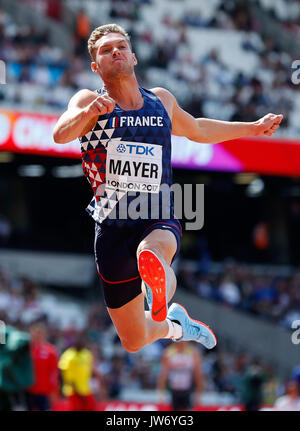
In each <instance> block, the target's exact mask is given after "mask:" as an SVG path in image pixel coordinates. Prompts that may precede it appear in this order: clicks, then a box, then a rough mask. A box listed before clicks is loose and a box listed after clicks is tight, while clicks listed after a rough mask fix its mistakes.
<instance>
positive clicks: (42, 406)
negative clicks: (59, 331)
mask: <svg viewBox="0 0 300 431" xmlns="http://www.w3.org/2000/svg"><path fill="white" fill-rule="evenodd" d="M46 334H47V332H46V326H45V324H44V323H42V322H37V323H33V324H32V325H31V327H30V335H31V345H30V348H31V358H32V362H33V371H34V383H33V385H32V386H30V387H29V388H28V389H27V392H26V394H25V397H26V403H27V407H28V410H39V411H45V410H50V409H51V399H52V398H53V397H54V396H55V395H57V393H58V390H59V371H58V366H57V365H58V353H57V350H56V347H55V346H53V345H52V344H50V343H48V342H47V341H46V337H47V335H46Z"/></svg>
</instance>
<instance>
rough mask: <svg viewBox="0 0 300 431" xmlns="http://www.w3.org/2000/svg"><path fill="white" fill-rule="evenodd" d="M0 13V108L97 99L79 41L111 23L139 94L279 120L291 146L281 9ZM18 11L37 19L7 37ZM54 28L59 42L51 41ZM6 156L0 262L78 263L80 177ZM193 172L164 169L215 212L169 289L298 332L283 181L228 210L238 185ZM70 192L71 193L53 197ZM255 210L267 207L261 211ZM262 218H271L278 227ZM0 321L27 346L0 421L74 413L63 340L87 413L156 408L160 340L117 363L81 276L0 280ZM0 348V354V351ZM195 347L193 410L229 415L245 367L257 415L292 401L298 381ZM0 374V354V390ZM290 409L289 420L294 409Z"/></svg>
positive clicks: (252, 4)
mask: <svg viewBox="0 0 300 431" xmlns="http://www.w3.org/2000/svg"><path fill="white" fill-rule="evenodd" d="M12 3H13V7H14V8H15V11H17V12H18V14H17V15H16V14H15V13H13V12H12V11H10V10H11V9H10V7H8V6H7V2H5V1H0V59H1V60H4V61H5V63H6V74H7V75H6V80H7V85H1V86H0V108H4V109H20V110H26V111H33V112H45V113H47V112H49V113H55V114H60V113H61V112H62V111H63V110H64V109H65V108H66V106H67V103H68V101H69V99H70V98H71V97H72V95H73V94H74V93H75V92H76V91H77V90H79V89H81V88H90V89H96V88H99V86H100V84H101V83H100V84H99V77H98V76H96V75H94V74H93V73H92V72H91V71H90V59H89V56H88V51H87V39H88V37H89V35H90V33H91V31H92V30H93V28H94V27H95V26H98V25H102V24H105V23H108V22H118V23H119V24H121V25H123V26H124V27H125V28H126V29H127V30H128V32H129V33H130V35H131V40H132V44H133V47H134V51H135V52H136V54H137V58H138V68H137V76H138V79H139V81H140V83H141V85H142V86H143V87H146V88H151V87H154V86H162V87H166V88H168V89H169V90H170V91H172V92H173V93H174V94H175V96H176V97H177V98H178V101H179V102H180V104H181V106H182V107H183V108H184V109H186V110H187V111H188V112H190V113H191V114H193V115H195V116H198V117H199V116H205V117H211V118H216V119H222V120H229V121H254V120H257V119H258V118H259V117H260V116H263V115H265V114H266V113H267V112H269V111H272V112H276V113H282V114H283V115H284V121H283V123H282V126H281V129H280V131H279V133H278V136H279V137H283V138H288V137H291V138H295V139H296V138H297V136H298V135H299V131H300V125H299V121H298V118H299V110H300V93H299V88H300V87H299V86H295V85H293V83H292V81H291V65H292V62H293V60H294V59H295V50H296V49H297V46H296V45H295V40H296V39H297V36H298V35H299V34H300V4H299V2H298V1H296V0H277V1H275V0H272V1H271V0H253V1H251V0H249V1H238V0H227V1H223V0H211V1H210V2H206V1H186V2H185V7H183V5H182V2H181V1H180V0H172V1H171V0H164V1H159V2H158V1H157V0H110V1H108V0H103V1H97V0H86V1H84V2H82V1H79V0H65V1H59V0H22V1H21V0H19V1H16V0H15V1H14V2H12ZM208 3H209V4H208ZM11 7H12V6H11ZM25 9H26V10H27V12H29V13H31V14H32V16H33V17H36V16H39V17H41V23H38V22H37V21H36V20H34V19H31V20H30V19H29V18H28V19H24V22H23V23H22V24H20V21H19V19H17V18H16V17H17V16H19V15H20V14H25V15H26V11H25ZM25 15H24V16H25ZM43 20H46V21H43ZM43 23H47V26H45V25H43ZM264 23H265V25H264ZM61 29H64V31H65V33H62V35H61V36H60V37H58V36H56V37H55V34H56V35H58V34H60V33H59V32H60V31H61ZM62 36H63V37H62ZM22 157H23V156H20V155H19V156H17V157H16V159H15V164H14V165H13V169H14V170H9V169H10V168H5V167H4V169H3V171H2V176H1V180H0V197H1V201H0V250H1V251H3V252H4V253H5V251H6V250H17V249H21V250H37V251H38V250H42V251H51V252H66V253H67V252H73V253H74V252H76V253H79V254H80V253H90V254H91V253H92V243H93V226H92V224H91V222H90V221H89V220H87V217H88V216H87V215H85V214H84V207H85V206H86V204H87V202H88V191H87V190H88V189H87V186H86V184H85V183H83V181H84V180H83V179H82V178H81V177H80V178H79V179H78V178H74V179H66V180H64V181H65V182H64V185H63V186H62V187H61V184H62V182H59V181H62V180H53V178H52V179H51V178H50V176H51V175H49V172H50V168H51V167H52V166H53V162H51V161H49V160H48V159H47V160H46V158H45V160H44V161H42V158H38V159H37V158H34V157H33V156H32V157H31V158H30V156H27V157H28V159H27V160H26V159H25V158H24V157H25V156H24V157H23V158H22ZM37 161H38V163H40V164H43V165H44V166H45V169H46V171H47V175H46V176H45V178H43V179H41V180H40V185H37V183H36V180H35V179H32V178H30V179H29V178H24V176H22V175H21V174H20V170H18V169H19V165H20V163H24V162H25V163H26V162H27V163H29V162H30V163H32V162H35V163H36V162H37ZM200 174H201V175H202V176H201V175H200ZM200 174H199V173H195V172H193V173H191V172H186V171H181V172H180V171H179V170H176V171H175V172H174V176H175V179H177V180H178V182H180V181H185V180H186V178H188V179H189V180H190V181H191V182H197V181H198V182H199V181H200V182H204V183H205V184H207V188H208V191H209V193H210V196H212V197H211V198H209V199H211V200H213V199H214V200H215V201H216V200H218V202H215V204H214V206H213V207H212V209H210V210H207V212H206V217H207V221H205V229H203V230H202V231H201V233H200V234H194V233H193V234H191V233H186V234H184V238H183V243H182V250H181V253H180V257H179V263H178V264H177V265H178V266H177V274H178V286H179V288H181V289H182V290H183V291H185V292H188V293H190V294H192V295H194V296H195V298H196V297H198V298H202V299H205V300H208V301H210V302H211V303H214V304H215V305H217V306H219V307H222V308H225V309H228V310H235V311H239V312H241V313H244V314H245V315H248V316H250V317H252V318H255V319H260V320H261V321H263V322H268V323H270V324H271V325H272V326H273V327H278V326H280V327H282V328H284V329H286V330H289V329H290V328H291V325H292V323H293V322H294V321H295V320H300V311H299V310H300V267H299V263H300V253H299V248H298V244H299V237H300V230H299V222H300V199H299V196H300V192H299V187H300V186H299V178H293V179H290V178H286V179H280V178H276V177H273V178H272V177H269V178H264V184H265V194H264V193H262V194H259V192H258V193H257V194H256V195H255V193H254V194H252V196H257V197H258V200H256V202H255V203H254V202H251V205H253V206H251V205H250V204H244V200H245V202H246V199H248V198H249V196H251V190H249V188H248V189H247V184H246V185H245V186H243V191H242V194H243V197H242V196H241V192H240V191H237V188H236V187H240V186H236V185H234V182H233V180H232V177H228V176H226V175H225V174H224V175H223V174H222V173H215V174H210V176H207V173H206V174H205V173H204V174H203V173H200ZM299 174H300V168H299ZM299 176H300V175H299ZM71 184H72V185H73V186H74V191H70V192H69V189H70V185H71ZM39 187H40V188H39ZM59 189H61V192H60V191H59ZM12 190H13V192H12ZM41 190H42V191H41ZM16 191H17V192H16ZM247 191H248V195H247ZM60 193H64V195H61V194H60ZM67 193H68V194H69V193H70V197H69V198H68V197H67V196H66V194H67ZM229 195H231V196H232V201H234V202H235V203H234V204H233V203H232V202H231V201H230V199H228V196H229ZM44 197H46V198H47V199H45V202H44V201H43V198H44ZM68 199H69V200H68ZM267 199H269V200H267ZM66 200H67V203H66V204H67V205H68V206H70V205H72V217H71V219H69V217H63V219H64V220H62V217H61V212H60V211H55V208H59V207H62V206H63V205H64V204H65V202H66ZM41 202H43V204H42V205H43V210H42V212H40V211H41V208H40V207H41ZM247 202H248V201H247ZM263 202H267V205H266V206H267V208H266V207H264V209H262V208H263ZM281 202H284V203H283V205H282V206H281ZM209 203H210V201H209ZM218 203H219V205H223V206H224V207H227V210H228V211H227V212H228V216H227V218H225V219H223V223H222V222H221V223H219V220H220V219H219V218H218V217H217V215H216V209H217V204H218ZM239 203H240V206H239ZM211 205H213V204H211ZM274 208H280V211H279V212H277V217H279V218H280V217H281V219H280V223H279V222H278V219H276V218H275V211H273V210H274ZM251 211H252V214H250V213H251ZM241 214H242V215H243V217H241ZM224 217H225V216H224ZM238 225H241V227H239V226H238ZM221 231H222V234H221ZM223 231H224V232H223ZM278 231H280V235H279V237H276V234H277V233H278ZM74 233H75V234H74ZM274 237H276V238H275V239H274ZM0 266H1V259H0ZM0 320H2V321H3V322H5V323H6V325H7V326H9V327H10V328H11V329H12V331H14V330H15V331H16V333H19V334H24V337H25V334H28V340H27V341H28V346H29V351H28V352H27V353H28V355H29V356H28V358H29V359H28V380H27V381H24V382H23V383H22V384H21V386H20V387H21V389H16V388H15V389H12V388H11V387H10V386H9V385H8V386H5V379H4V378H3V379H1V378H0V410H1V409H4V410H5V409H9V408H12V409H15V410H17V409H48V408H55V405H59V406H61V404H57V403H59V401H61V400H71V401H70V402H71V404H70V405H69V407H66V405H65V408H66V409H67V408H70V409H71V408H74V409H76V408H78V409H79V408H80V407H78V405H77V404H76V403H78V402H80V400H79V401H78V400H76V399H75V400H74V399H73V401H72V384H71V389H70V384H69V382H68V377H66V375H67V371H66V368H64V367H66V365H65V364H67V363H68V355H65V356H63V354H64V353H65V352H68V354H69V356H70V355H71V354H72V352H73V351H70V350H68V349H70V348H71V349H72V346H73V347H74V346H75V347H76V345H78V343H79V344H80V349H81V350H83V349H85V350H84V352H85V354H86V357H85V358H86V361H87V363H88V364H89V365H88V366H87V367H88V369H89V372H87V374H86V377H84V378H83V380H84V379H85V380H86V382H87V381H88V382H89V384H88V385H87V387H85V388H83V392H82V393H83V396H89V395H91V394H93V395H94V400H92V399H91V400H90V401H89V402H90V403H91V404H88V406H89V407H91V408H94V407H95V406H94V404H93V402H94V401H95V400H96V402H103V401H105V402H107V401H109V400H121V399H123V400H124V399H125V400H126V399H130V400H132V399H134V394H136V395H135V399H136V401H138V400H140V399H141V397H142V395H141V394H147V396H148V398H147V397H145V399H146V400H148V399H151V400H152V401H153V402H156V401H157V390H158V389H157V388H158V382H159V375H160V368H161V359H162V355H163V352H164V351H165V349H166V347H167V346H168V344H169V342H168V341H166V340H160V341H158V342H156V343H154V344H153V345H151V346H147V347H146V348H144V349H142V351H141V352H139V353H138V354H135V355H132V354H128V353H127V352H125V351H124V349H123V348H122V347H121V344H120V342H119V339H118V337H117V336H116V334H115V330H114V328H113V326H112V324H111V321H110V319H109V316H108V314H107V312H106V309H105V307H104V303H103V299H102V295H101V293H100V280H98V279H97V278H96V276H95V279H93V282H92V283H91V284H90V286H89V288H83V289H77V288H75V289H73V288H72V286H70V287H69V288H65V287H64V286H61V288H60V287H57V286H56V288H54V287H53V286H51V285H48V284H47V283H46V282H44V283H43V282H36V281H34V279H33V278H30V277H28V275H26V276H20V274H17V271H16V272H15V273H14V271H13V270H12V268H10V270H9V271H8V270H7V269H6V268H4V267H3V268H2V269H1V270H0ZM224 324H226V322H225V323H224ZM18 331H20V332H18ZM34 334H35V335H34ZM287 334H288V336H289V334H290V332H287ZM35 337H36V338H35ZM24 339H26V337H25V338H24ZM50 346H52V347H50ZM1 348H2V349H4V347H3V345H1V344H0V353H1ZM196 348H197V349H198V350H199V354H200V355H201V360H202V365H201V371H202V373H203V376H204V377H203V378H204V388H203V394H202V401H203V404H204V405H205V404H225V405H226V404H227V405H233V404H240V405H243V406H245V404H247V402H246V401H245V400H246V398H247V396H250V395H249V393H251V387H252V386H251V383H249V381H250V380H251V379H250V377H249V375H251V372H252V371H253V370H254V369H255V370H256V371H255V372H254V374H255V376H256V380H255V379H254V380H255V384H254V386H255V388H256V389H257V391H256V392H257V393H258V395H257V396H258V399H259V405H260V406H263V405H265V406H273V405H274V403H275V402H276V400H277V399H278V398H280V402H281V403H282V404H284V403H285V401H286V398H285V399H284V400H283V401H282V398H281V397H283V396H285V397H289V396H291V399H296V401H297V399H298V398H299V392H298V386H297V385H296V386H295V385H294V386H293V382H294V383H295V382H296V383H297V379H299V375H298V373H299V372H298V371H297V369H291V370H290V372H289V373H287V374H286V375H285V377H284V378H283V377H282V376H280V377H279V375H278V373H277V370H276V367H274V364H272V363H269V362H268V361H266V360H265V359H264V358H257V357H255V356H253V355H252V354H250V353H249V352H248V351H247V348H246V347H245V348H242V349H241V348H237V347H236V346H235V345H234V343H232V342H227V343H226V342H224V343H220V345H218V346H217V347H216V348H215V349H214V350H213V351H205V350H202V349H201V347H199V346H196ZM43 352H44V353H43ZM45 352H46V353H45ZM73 353H74V352H73ZM43 354H44V355H46V356H47V357H48V355H50V357H52V358H53V362H51V364H52V365H51V367H52V368H51V369H52V373H51V374H50V373H49V376H51V379H52V380H51V382H50V380H49V382H39V379H40V374H38V371H37V370H38V363H39V358H40V356H41V357H42V356H43ZM89 361H90V362H89ZM299 363H300V360H299ZM30 364H31V365H30ZM32 366H33V368H32ZM12 367H13V363H12ZM16 368H17V365H16ZM257 369H259V371H257ZM4 371H5V364H4V361H3V364H2V365H1V357H0V377H1V376H2V375H4V374H5V373H4ZM1 373H2V374H1ZM89 373H90V374H89ZM42 374H43V373H42ZM257 376H258V377H257ZM49 379H50V377H49ZM249 379H250V380H249ZM1 381H2V386H1ZM251 381H252V380H251ZM34 384H37V385H39V384H40V385H41V386H40V387H39V386H37V387H34V386H32V385H34ZM43 385H44V386H43ZM68 385H69V386H68ZM40 388H42V389H40ZM249 388H250V389H249ZM73 390H74V388H73ZM41 391H42V392H44V393H45V394H46V396H47V397H48V396H49V400H48V401H49V402H50V404H51V407H49V405H48V404H47V403H46V404H45V402H46V401H45V399H44V398H42V399H40V398H37V397H32V395H35V394H39V393H41ZM290 394H292V395H290ZM70 396H71V398H70ZM151 397H152V398H151ZM81 401H82V400H81ZM169 401H170V400H169ZM72 402H73V404H72ZM280 402H279V404H277V407H278V408H280ZM297 402H298V401H297ZM76 405H77V407H76ZM287 405H288V406H289V407H290V409H291V408H292V407H291V404H290V405H289V404H287ZM74 406H75V407H74ZM58 408H59V407H58ZM285 408H286V407H285ZM293 408H294V409H299V410H300V407H299V404H297V403H295V405H293Z"/></svg>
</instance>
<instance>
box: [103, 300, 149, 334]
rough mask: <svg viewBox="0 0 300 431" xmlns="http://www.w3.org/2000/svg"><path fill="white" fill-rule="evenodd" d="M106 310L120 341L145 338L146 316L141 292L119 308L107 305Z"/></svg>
mask: <svg viewBox="0 0 300 431" xmlns="http://www.w3.org/2000/svg"><path fill="white" fill-rule="evenodd" d="M107 311H108V313H109V315H110V317H111V320H112V322H113V324H114V326H115V328H116V331H117V333H118V335H119V337H120V339H121V341H122V342H123V341H124V342H134V341H135V340H136V339H141V338H145V336H146V317H145V307H144V295H143V294H142V293H141V294H139V295H138V296H136V297H135V298H134V299H132V300H131V301H130V302H128V303H127V304H125V305H123V306H122V307H120V308H109V307H107Z"/></svg>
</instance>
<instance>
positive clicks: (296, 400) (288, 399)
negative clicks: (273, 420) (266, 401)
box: [274, 381, 300, 411]
mask: <svg viewBox="0 0 300 431" xmlns="http://www.w3.org/2000/svg"><path fill="white" fill-rule="evenodd" d="M274 408H275V410H280V411H300V397H299V390H298V385H297V383H296V382H294V381H289V382H287V384H286V393H285V395H282V396H281V397H279V398H277V400H276V401H275V403H274Z"/></svg>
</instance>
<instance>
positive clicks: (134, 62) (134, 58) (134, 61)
mask: <svg viewBox="0 0 300 431" xmlns="http://www.w3.org/2000/svg"><path fill="white" fill-rule="evenodd" d="M132 57H133V64H134V65H135V66H136V65H137V64H138V61H137V59H136V56H135V53H134V52H133V53H132Z"/></svg>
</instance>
